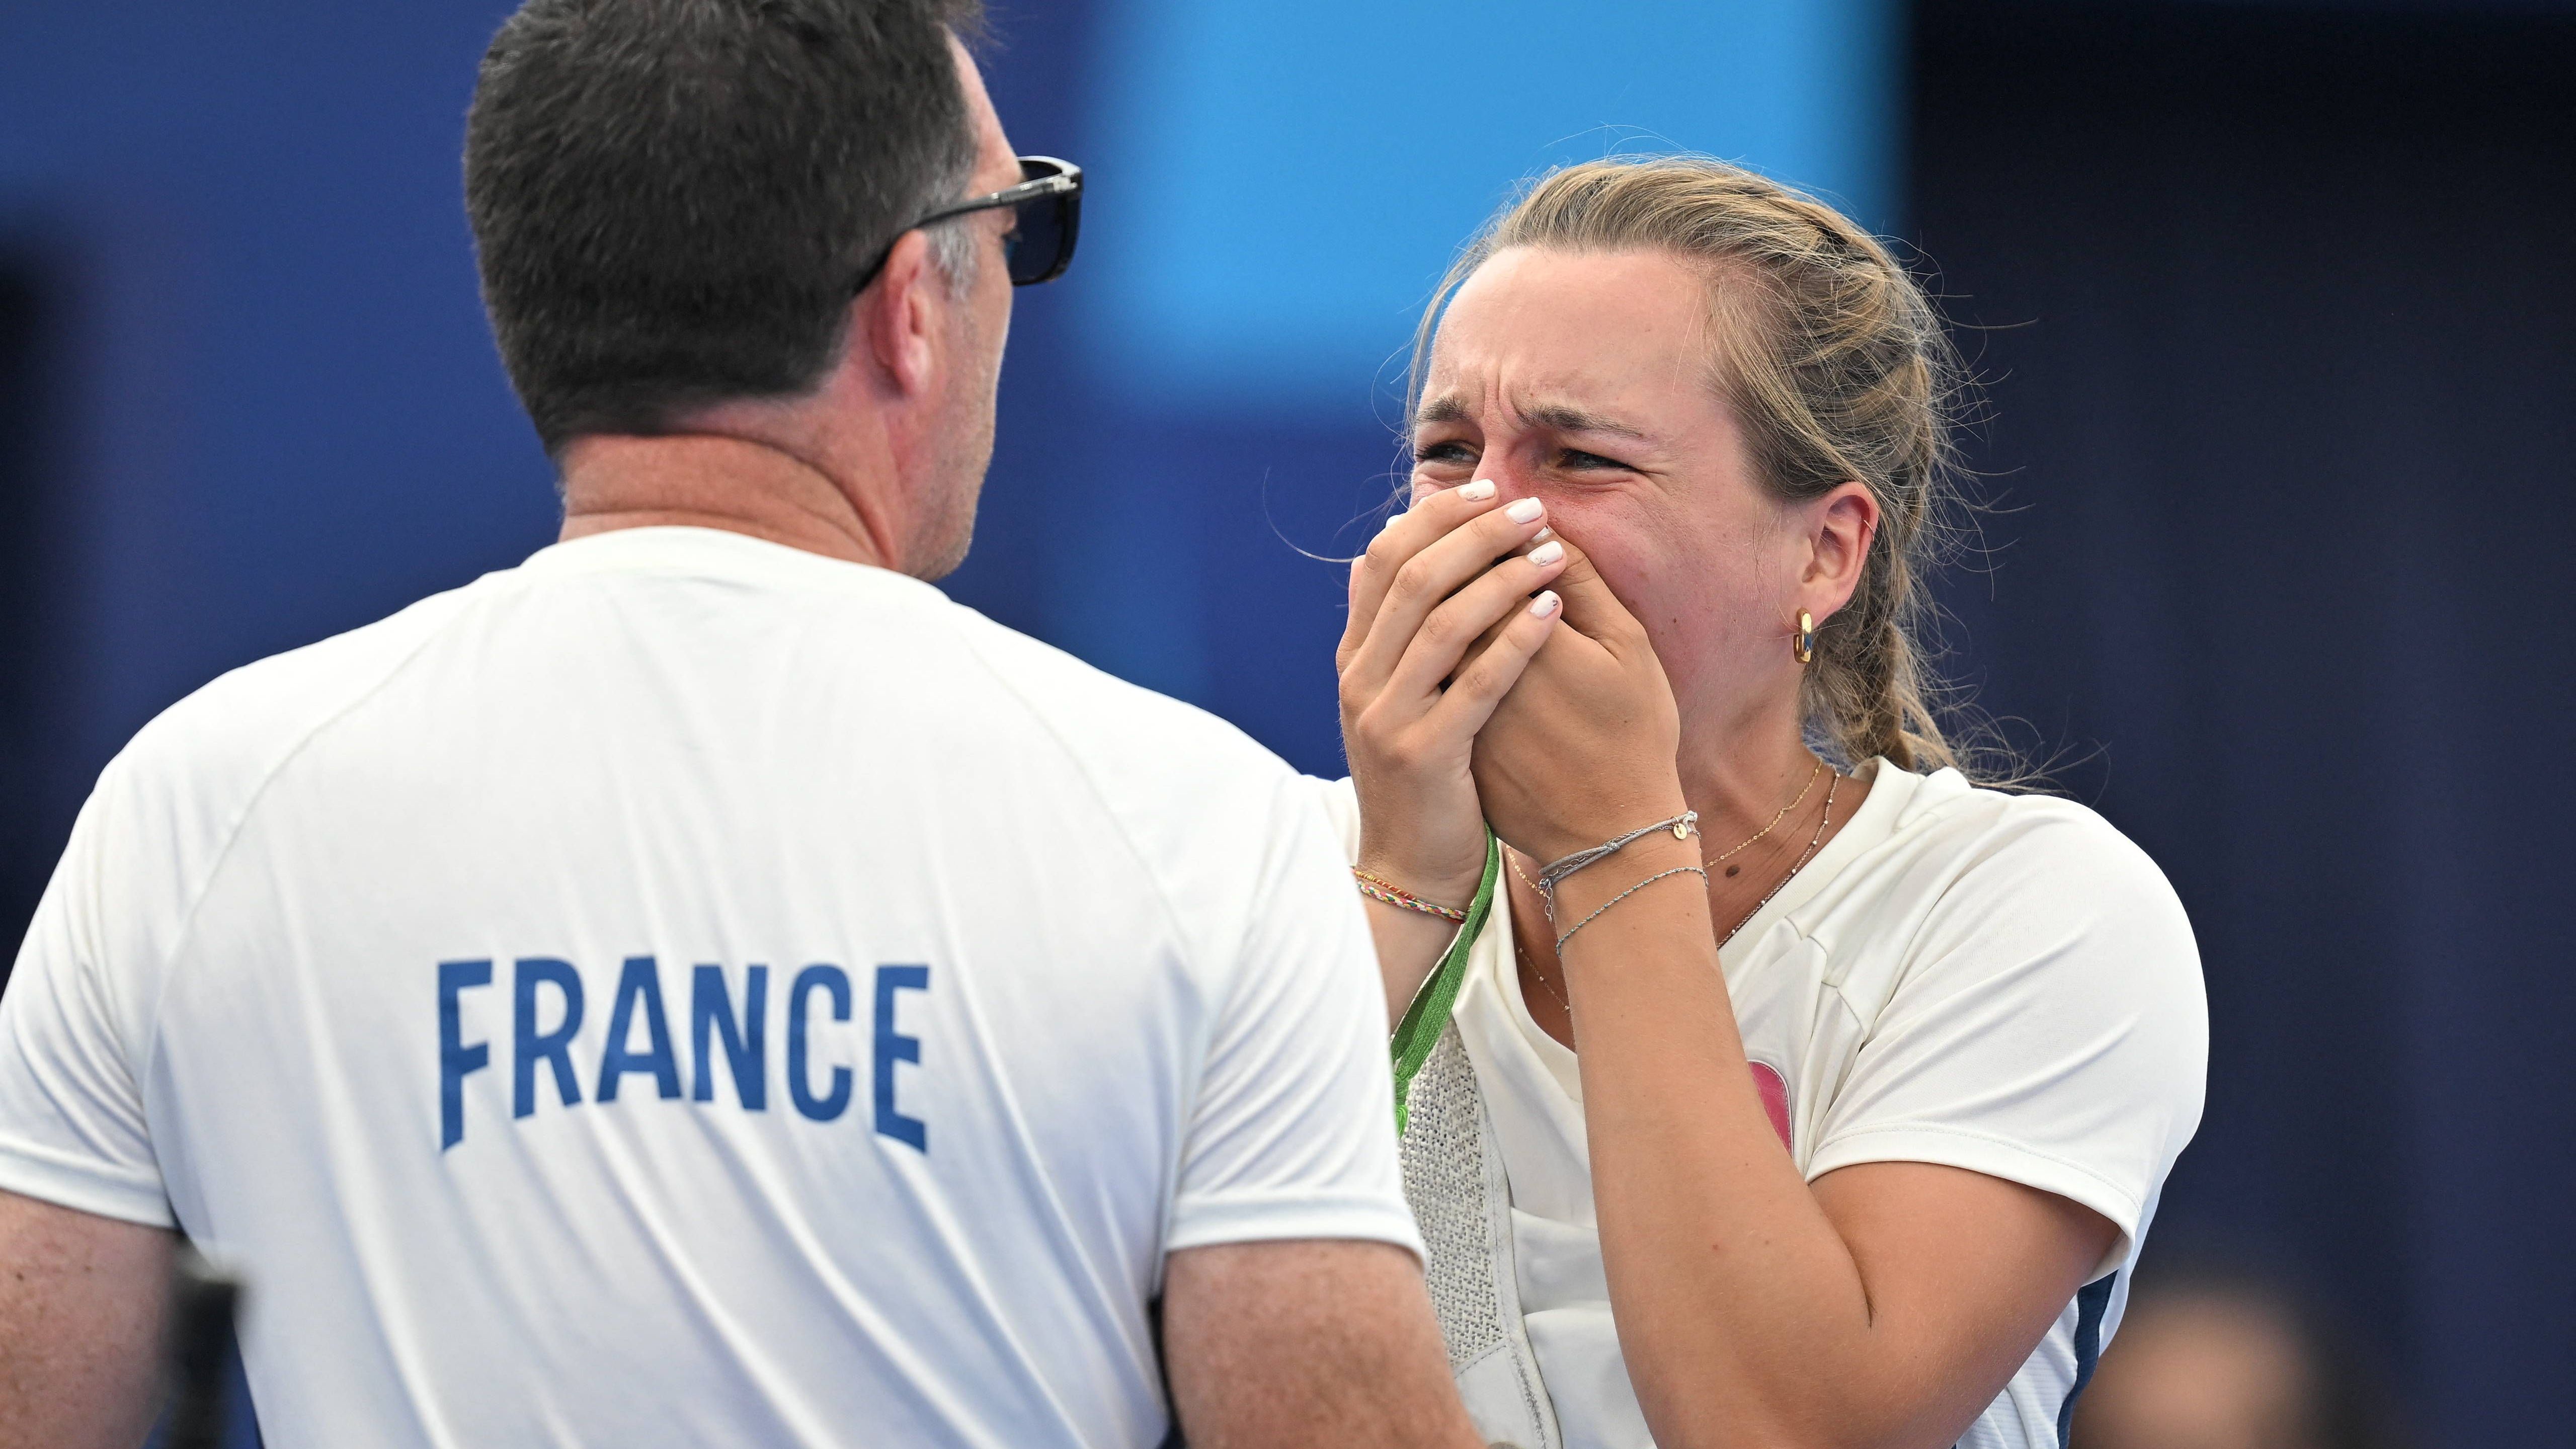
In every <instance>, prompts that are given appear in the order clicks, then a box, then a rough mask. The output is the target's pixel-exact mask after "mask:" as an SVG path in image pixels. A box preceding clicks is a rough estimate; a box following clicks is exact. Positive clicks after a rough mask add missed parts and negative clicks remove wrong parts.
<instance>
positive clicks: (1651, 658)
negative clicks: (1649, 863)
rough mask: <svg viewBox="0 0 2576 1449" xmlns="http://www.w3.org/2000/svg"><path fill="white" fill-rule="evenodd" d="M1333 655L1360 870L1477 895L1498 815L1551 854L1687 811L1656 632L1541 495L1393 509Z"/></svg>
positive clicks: (1525, 848) (1461, 895) (1448, 900)
mask: <svg viewBox="0 0 2576 1449" xmlns="http://www.w3.org/2000/svg"><path fill="white" fill-rule="evenodd" d="M1551 583H1553V584H1555V585H1556V586H1557V587H1556V588H1555V589H1550V588H1549V585H1550V584H1551ZM1560 591H1561V594H1562V597H1560ZM1560 616H1562V622H1563V623H1564V624H1566V625H1567V626H1569V627H1564V628H1560V627H1558V625H1559V622H1560ZM1336 662H1337V664H1338V666H1339V668H1340V673H1341V705H1342V738H1343V744H1344V748H1345V750H1346V751H1347V753H1348V754H1349V757H1350V763H1351V775H1352V779H1353V782H1354V784H1355V786H1356V788H1357V790H1358V792H1359V797H1360V816H1361V819H1362V821H1363V822H1364V824H1363V827H1362V839H1361V842H1360V864H1361V866H1362V867H1363V868H1365V869H1367V870H1369V871H1371V872H1373V873H1375V874H1377V875H1380V876H1382V877H1384V878H1386V879H1388V880H1391V881H1393V882H1395V883H1396V884H1398V885H1400V886H1402V887H1403V888H1404V889H1406V890H1408V891H1411V892H1413V893H1414V894H1416V895H1418V896H1421V897H1423V898H1424V899H1427V900H1431V901H1434V902H1437V903H1440V904H1443V905H1451V906H1459V905H1464V904H1465V903H1466V901H1467V899H1468V898H1469V897H1470V896H1472V895H1473V894H1474V893H1475V890H1476V886H1477V883H1478V881H1479V880H1480V879H1481V877H1482V875H1483V871H1484V864H1485V832H1484V826H1485V823H1486V822H1487V821H1488V820H1491V821H1492V822H1493V825H1494V829H1495V832H1496V833H1497V834H1499V835H1501V836H1502V837H1503V839H1505V840H1506V841H1508V842H1510V843H1511V844H1512V845H1513V847H1514V848H1515V849H1519V850H1521V851H1522V852H1523V853H1524V854H1527V855H1530V856H1532V857H1534V858H1536V859H1539V860H1549V859H1553V858H1555V857H1556V856H1559V855H1563V854H1566V853H1568V852H1570V851H1573V850H1577V849H1581V848H1582V847H1584V846H1587V845H1593V844H1597V843H1599V842H1600V841H1601V840H1603V839H1606V838H1608V837H1609V836H1611V835H1615V834H1618V833H1620V832H1621V831H1624V830H1628V829H1633V828H1634V827H1635V826H1636V825H1638V824H1640V823H1643V822H1646V821H1651V820H1654V819H1657V818H1660V817H1662V816H1669V815H1675V814H1678V813H1680V811H1681V810H1682V809H1683V808H1684V807H1683V806H1682V805H1681V804H1680V803H1679V802H1680V800H1681V787H1680V782H1679V779H1678V776H1677V775H1676V772H1675V768H1674V754H1675V751H1676V749H1677V747H1678V742H1679V739H1680V723H1679V717H1678V714H1677V711H1676V710H1675V708H1674V704H1673V698H1672V691H1671V689H1670V687H1669V686H1668V685H1667V684H1666V683H1665V680H1664V675H1663V669H1662V666H1661V665H1660V664H1659V663H1657V661H1656V659H1655V655H1654V651H1653V649H1652V648H1651V647H1650V646H1649V645H1648V643H1647V641H1646V634H1645V630H1644V629H1643V628H1642V627H1641V626H1640V625H1639V624H1638V623H1637V621H1636V619H1635V618H1634V616H1632V615H1630V614H1629V612H1628V611H1627V609H1626V608H1625V607H1623V606H1622V605H1621V604H1620V603H1619V601H1618V600H1617V599H1616V598H1614V597H1612V596H1611V593H1610V590H1609V588H1608V587H1607V586H1606V585H1605V584H1604V583H1603V582H1602V580H1601V577H1600V575H1599V574H1598V573H1597V572H1595V571H1594V570H1593V568H1592V566H1591V564H1590V563H1589V561H1587V560H1585V559H1584V558H1583V556H1582V555H1581V553H1580V552H1578V551H1576V550H1575V549H1573V548H1572V547H1571V546H1570V545H1568V544H1567V543H1566V542H1565V541H1564V540H1563V539H1560V538H1557V537H1555V536H1554V535H1553V534H1552V532H1551V531H1550V530H1549V528H1548V527H1547V524H1546V515H1545V510H1544V508H1543V507H1542V505H1541V504H1540V503H1539V501H1538V500H1537V499H1534V498H1523V499H1519V500H1517V501H1514V502H1511V503H1508V504H1506V503H1504V502H1503V501H1502V499H1501V498H1500V497H1499V490H1498V489H1497V488H1496V487H1495V485H1494V484H1493V483H1492V482H1491V481H1490V480H1484V479H1479V480H1477V481H1475V482H1471V483H1469V484H1467V485H1465V486H1463V487H1459V488H1452V489H1447V490H1444V491H1442V492H1439V493H1434V494H1430V495H1428V496H1426V497H1424V498H1423V499H1422V500H1420V501H1419V502H1418V503H1416V504H1415V505H1414V507H1413V508H1412V509H1411V510H1410V511H1408V512H1406V513H1403V514H1399V515H1397V516H1396V517H1395V518H1394V519H1392V520H1390V521H1389V522H1388V524H1387V526H1386V528H1385V529H1384V530H1383V531H1382V532H1380V533H1379V535H1378V537H1377V539H1376V540H1375V541H1374V542H1372V543H1371V544H1370V545H1369V549H1368V552H1367V553H1366V554H1365V555H1363V556H1362V557H1361V558H1360V559H1359V560H1358V561H1357V562H1356V563H1355V564H1354V565H1353V566H1352V569H1351V611H1350V622H1349V625H1348V627H1347V628H1346V629H1345V630H1344V632H1343V635H1342V643H1341V647H1340V650H1339V651H1338V653H1337V655H1336Z"/></svg>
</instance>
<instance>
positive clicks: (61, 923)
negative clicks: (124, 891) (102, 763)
mask: <svg viewBox="0 0 2576 1449" xmlns="http://www.w3.org/2000/svg"><path fill="white" fill-rule="evenodd" d="M122 797H123V792H122V791H121V790H120V789H119V771H118V770H117V768H116V767H114V766H111V767H110V772H109V775H108V777H107V778H105V779H102V781H101V782H100V785H99V789H98V791H97V793H95V794H93V795H92V796H91V797H90V800H89V803H88V804H87V805H85V806H83V807H82V809H81V814H80V820H79V823H78V824H76V825H75V826H73V828H72V838H71V843H70V845H69V846H68V847H67V848H66V849H65V850H64V852H63V858H62V861H61V863H60V864H59V865H57V866H56V867H55V870H54V876H53V880H52V882H51V883H50V884H49V885H47V887H46V888H45V895H44V899H43V901H42V902H41V903H40V904H39V905H38V906H37V907H36V917H35V921H34V922H33V924H31V925H30V926H29V927H28V930H27V939H26V942H25V944H24V945H22V946H21V947H20V948H19V951H18V960H17V965H16V966H15V967H14V968H13V969H12V970H11V972H10V976H9V985H8V989H7V991H6V993H5V994H0V1188H5V1189H7V1190H9V1191H11V1192H15V1193H19V1194H21V1195H23V1196H26V1197H32V1198H38V1199H41V1200H43V1201H46V1202H51V1203H56V1204H59V1205H61V1206H63V1207H69V1208H77V1209H79V1210H80V1211H83V1212H90V1213H96V1214H98V1215H100V1216H102V1217H111V1218H118V1219H122V1220H124V1221H126V1222H133V1223H143V1224H147V1225H150V1226H154V1227H168V1226H171V1225H172V1223H173V1221H174V1220H173V1218H172V1216H171V1212H170V1204H169V1200H168V1198H167V1197H166V1196H165V1194H164V1192H163V1188H162V1181H161V1169H160V1164H159V1162H158V1161H157V1159H156V1158H155V1157H154V1154H153V1150H152V1139H151V1136H150V1134H149V1132H147V1131H146V1129H145V1126H144V1115H143V1094H142V1089H141V1085H140V1081H139V1077H138V1073H137V1063H136V1062H135V1060H134V1051H135V1043H134V1042H133V1040H132V1039H131V1037H130V1035H129V1033H128V1031H127V1030H126V1029H125V1022H126V1020H127V1016H126V1008H127V1007H128V1006H129V1005H130V1003H129V1002H128V1001H127V1000H126V999H125V998H126V996H127V995H129V994H130V988H131V987H132V985H133V983H132V982H120V981H119V979H118V977H117V971H118V968H119V966H120V965H124V964H130V963H122V962H119V961H117V960H115V959H113V958H114V957H115V956H116V954H117V953H118V951H119V950H120V949H126V948H128V947H130V945H131V938H130V936H128V937H127V944H126V947H121V946H120V945H119V943H118V940H117V938H118V936H119V935H120V934H121V933H119V932H118V931H117V930H116V929H115V927H114V924H113V917H112V911H111V903H110V900H109V894H110V892H112V891H113V890H114V889H115V886H116V882H117V878H118V870H117V861H116V855H117V844H118V842H117V837H118V836H119V835H120V834H125V833H128V832H127V831H125V830H124V829H122V828H121V827H123V826H124V825H125V824H126V823H127V822H125V821H124V820H122V819H121V818H120V817H121V816H123V815H124V814H125V813H126V811H125V810H124V809H123V808H122V805H123V798H122ZM128 904H131V903H128ZM120 986H123V987H126V988H128V990H126V991H120V989H119V988H120Z"/></svg>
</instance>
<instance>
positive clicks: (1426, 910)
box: [1351, 866, 1467, 925]
mask: <svg viewBox="0 0 2576 1449" xmlns="http://www.w3.org/2000/svg"><path fill="white" fill-rule="evenodd" d="M1351 878H1352V879H1354V880H1356V881H1358V882H1359V886H1360V894H1361V895H1364V896H1366V897H1368V898H1369V899H1370V900H1373V901H1384V902H1386V903H1387V904H1388V905H1390V906H1396V907H1399V908H1401V909H1404V910H1408V911H1420V912H1421V913H1422V914H1424V915H1426V916H1438V917H1439V918H1440V919H1442V920H1444V921H1450V922H1454V923H1456V924H1459V925H1464V924H1466V921H1467V913H1466V912H1465V911H1458V910H1452V909H1450V908H1449V907H1447V906H1442V905H1434V904H1432V903H1431V902H1429V901H1426V900H1424V899H1423V898H1422V897H1420V896H1417V895H1415V894H1414V893H1413V892H1411V891H1409V890H1406V889H1405V888H1404V887H1402V886H1400V885H1397V884H1396V883H1395V882H1393V881H1391V880H1388V879H1387V878H1386V877H1385V876H1382V875H1377V874H1374V873H1372V872H1369V871H1365V870H1362V869H1360V868H1359V867H1358V866H1352V867H1351Z"/></svg>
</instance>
